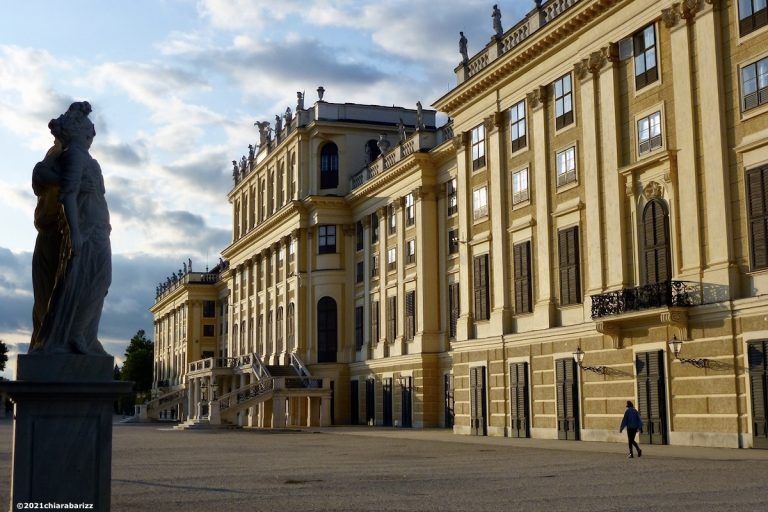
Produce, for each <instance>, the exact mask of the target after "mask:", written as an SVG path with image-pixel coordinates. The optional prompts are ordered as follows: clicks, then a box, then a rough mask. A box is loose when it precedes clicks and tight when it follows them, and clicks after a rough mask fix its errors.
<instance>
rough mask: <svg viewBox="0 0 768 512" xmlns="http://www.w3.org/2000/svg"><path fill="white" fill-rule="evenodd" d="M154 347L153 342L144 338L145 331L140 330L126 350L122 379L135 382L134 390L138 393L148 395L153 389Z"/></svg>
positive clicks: (121, 373)
mask: <svg viewBox="0 0 768 512" xmlns="http://www.w3.org/2000/svg"><path fill="white" fill-rule="evenodd" d="M154 346H155V344H154V343H153V342H152V340H149V339H147V338H146V336H144V331H143V330H139V331H138V332H137V333H136V335H135V336H134V337H133V338H131V342H130V343H129V344H128V348H127V349H125V362H124V363H123V367H122V369H121V370H120V378H121V379H122V380H125V381H133V382H134V385H133V390H134V392H136V393H147V392H148V391H149V390H150V389H152V367H153V351H154Z"/></svg>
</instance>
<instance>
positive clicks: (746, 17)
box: [739, 0, 768, 36]
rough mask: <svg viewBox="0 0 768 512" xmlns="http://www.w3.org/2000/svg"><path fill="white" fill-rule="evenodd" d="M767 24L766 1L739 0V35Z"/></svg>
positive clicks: (767, 10) (767, 5)
mask: <svg viewBox="0 0 768 512" xmlns="http://www.w3.org/2000/svg"><path fill="white" fill-rule="evenodd" d="M766 25H768V1H766V0H739V35H741V36H745V35H747V34H749V33H750V32H754V31H755V30H757V29H758V28H760V27H764V26H766Z"/></svg>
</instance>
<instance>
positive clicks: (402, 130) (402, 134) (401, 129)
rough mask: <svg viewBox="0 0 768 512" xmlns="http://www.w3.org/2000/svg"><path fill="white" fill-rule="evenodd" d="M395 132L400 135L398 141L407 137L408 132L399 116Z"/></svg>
mask: <svg viewBox="0 0 768 512" xmlns="http://www.w3.org/2000/svg"><path fill="white" fill-rule="evenodd" d="M397 134H398V135H399V136H400V142H403V141H405V139H407V138H408V134H407V133H406V132H405V124H403V118H402V117H401V118H400V122H399V123H397Z"/></svg>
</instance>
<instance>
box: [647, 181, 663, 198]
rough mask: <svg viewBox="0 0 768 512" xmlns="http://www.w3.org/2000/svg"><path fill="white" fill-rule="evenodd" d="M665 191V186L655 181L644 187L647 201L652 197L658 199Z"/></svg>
mask: <svg viewBox="0 0 768 512" xmlns="http://www.w3.org/2000/svg"><path fill="white" fill-rule="evenodd" d="M663 193H664V187H662V186H661V185H659V184H658V183H657V182H655V181H652V182H650V183H648V184H647V185H646V186H645V187H644V188H643V196H644V197H645V199H646V201H650V200H651V199H658V198H660V197H661V196H662V195H663Z"/></svg>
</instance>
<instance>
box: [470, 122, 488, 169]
mask: <svg viewBox="0 0 768 512" xmlns="http://www.w3.org/2000/svg"><path fill="white" fill-rule="evenodd" d="M471 136H472V170H473V171H476V170H477V169H480V168H481V167H484V166H485V126H484V125H482V124H481V125H479V126H477V127H475V128H472V132H471Z"/></svg>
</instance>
